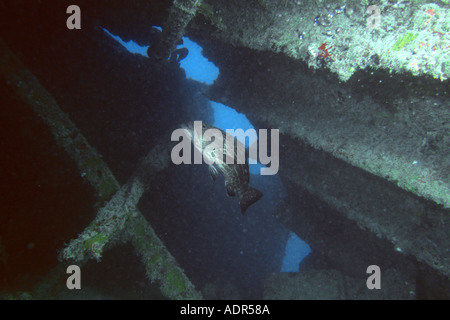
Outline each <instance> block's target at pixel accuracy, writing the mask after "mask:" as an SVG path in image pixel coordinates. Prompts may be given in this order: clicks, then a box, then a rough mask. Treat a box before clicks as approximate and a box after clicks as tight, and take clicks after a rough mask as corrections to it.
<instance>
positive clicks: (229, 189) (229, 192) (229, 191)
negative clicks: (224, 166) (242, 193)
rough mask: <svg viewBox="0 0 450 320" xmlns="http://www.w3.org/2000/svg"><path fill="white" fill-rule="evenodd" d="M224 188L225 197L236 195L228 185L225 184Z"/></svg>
mask: <svg viewBox="0 0 450 320" xmlns="http://www.w3.org/2000/svg"><path fill="white" fill-rule="evenodd" d="M225 188H226V189H227V195H228V196H229V197H234V196H235V195H236V192H234V190H233V188H232V187H231V186H230V184H229V183H226V182H225Z"/></svg>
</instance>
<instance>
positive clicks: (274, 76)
mask: <svg viewBox="0 0 450 320" xmlns="http://www.w3.org/2000/svg"><path fill="white" fill-rule="evenodd" d="M72 2H73V1H72ZM75 2H77V5H78V6H79V7H80V9H81V17H82V24H81V29H79V30H69V29H67V28H66V19H67V17H68V14H67V13H66V8H67V6H68V5H70V4H73V3H69V2H67V1H54V2H52V1H45V2H41V3H39V2H34V3H29V2H26V1H14V2H10V3H5V2H2V4H0V15H1V16H2V18H1V19H0V74H1V88H2V96H3V98H2V99H4V103H3V105H4V109H5V111H4V112H5V114H7V115H8V117H5V119H9V120H11V121H12V123H16V122H17V127H18V128H21V129H20V130H19V132H20V134H19V133H17V134H14V135H12V134H13V133H11V132H12V130H13V128H11V131H8V134H9V136H8V137H7V139H9V140H10V141H9V143H10V144H11V150H14V147H12V146H13V145H16V144H15V142H14V141H15V140H18V141H22V140H21V139H29V140H30V141H31V142H29V143H30V145H33V143H37V141H39V144H42V145H44V146H43V147H42V150H47V151H45V152H47V153H48V154H56V153H58V154H59V153H60V154H59V155H58V157H59V158H66V159H65V160H58V161H59V162H57V161H56V160H54V161H55V163H56V164H55V165H54V167H53V170H50V169H49V171H48V174H49V176H50V177H53V176H55V177H56V176H63V177H64V176H66V177H71V178H70V179H69V178H67V181H66V184H67V185H69V186H70V187H69V189H70V188H80V189H83V190H84V191H85V192H86V194H88V195H89V196H86V198H85V201H86V203H87V205H86V206H85V207H77V206H76V205H73V206H72V207H70V208H68V207H67V208H65V209H62V208H64V205H61V207H60V209H58V210H60V211H61V210H66V211H67V215H66V216H65V217H61V216H59V215H60V212H59V211H58V210H55V211H52V210H50V209H46V208H47V207H45V205H43V206H44V207H43V208H41V210H42V212H46V213H45V214H46V215H47V216H49V217H50V218H48V220H49V221H59V222H58V223H59V224H62V223H63V222H62V220H64V219H66V221H67V222H68V223H70V224H71V226H72V227H71V228H68V229H65V231H64V232H63V233H62V234H58V237H59V238H58V241H55V243H53V244H52V245H51V246H49V247H48V248H47V249H48V250H50V251H51V252H53V254H54V257H53V258H54V260H51V259H50V260H51V261H52V262H46V264H45V267H43V270H45V272H47V273H48V274H47V276H46V277H45V278H44V279H45V280H42V281H41V282H37V284H36V286H35V288H34V289H33V291H31V289H28V290H30V292H32V293H31V296H32V297H33V296H36V297H49V296H50V295H51V294H52V292H54V290H55V289H54V287H55V286H57V284H58V283H59V282H60V281H61V278H62V277H64V276H65V273H64V272H65V268H64V267H65V266H67V265H69V264H73V263H75V264H79V265H84V264H85V263H86V262H87V261H89V260H94V261H95V260H96V261H98V262H99V264H98V265H99V266H101V265H104V264H105V263H104V262H102V261H103V260H102V259H103V256H104V253H105V252H107V251H108V250H113V248H117V247H118V246H123V245H124V244H127V246H128V247H127V250H128V249H129V250H128V251H130V250H131V251H132V252H133V255H134V252H136V253H137V255H136V256H138V257H139V259H140V260H139V261H140V262H139V263H140V264H141V266H143V268H142V269H141V270H140V272H142V274H145V275H146V276H147V277H148V278H149V279H150V280H151V281H152V282H153V283H155V284H156V288H157V289H155V290H156V293H154V296H152V297H155V298H161V297H166V298H171V299H201V298H202V293H201V292H200V291H199V290H198V288H197V289H196V287H195V285H194V284H193V283H192V281H191V280H190V279H189V274H187V273H186V272H185V270H184V268H183V265H180V263H178V262H177V258H176V257H175V256H174V255H172V254H171V253H170V250H168V249H167V247H166V246H165V244H164V241H163V240H162V239H161V237H160V236H159V235H158V234H157V232H155V230H154V229H153V227H152V225H151V223H149V219H148V218H146V216H145V215H144V214H142V212H141V209H140V208H139V201H140V199H141V197H142V195H143V194H144V193H145V192H156V191H155V189H154V186H157V185H158V184H159V183H160V181H161V179H162V178H161V177H160V173H161V172H165V171H167V170H171V166H173V164H172V163H171V162H170V150H171V146H172V144H171V141H170V133H171V132H172V130H174V129H175V128H176V127H177V126H178V125H179V124H180V123H183V122H184V121H185V119H187V118H188V119H192V117H193V116H197V117H198V118H204V117H205V116H206V115H205V113H206V112H205V111H204V110H203V109H202V105H203V104H205V102H204V101H205V100H204V99H206V98H208V99H210V100H213V101H217V102H222V103H226V104H232V105H233V106H235V107H236V109H237V110H238V111H239V112H243V113H245V114H246V115H247V117H248V118H249V119H250V120H251V121H252V123H254V124H255V126H257V127H260V128H276V129H279V130H280V133H281V135H280V152H279V153H280V172H279V175H280V177H281V179H282V181H283V183H284V184H285V186H286V188H287V191H288V197H287V199H286V200H285V202H284V204H283V205H282V206H280V207H279V208H278V209H277V210H278V212H279V214H278V218H279V220H280V221H281V222H282V223H283V224H285V225H286V226H289V228H290V229H291V230H292V231H294V232H295V233H296V234H297V235H298V236H300V237H301V238H302V239H304V240H305V241H307V242H308V244H309V245H310V246H311V248H312V251H313V253H312V254H311V255H310V256H309V257H308V258H307V259H306V260H305V261H304V262H303V263H302V266H301V271H302V272H300V274H299V275H298V276H297V277H298V283H299V285H298V286H296V285H292V286H289V285H287V284H286V285H284V284H285V283H286V281H287V280H286V279H285V276H284V275H282V274H274V275H271V276H270V277H268V279H267V281H266V284H265V289H264V297H266V298H270V299H276V298H321V297H325V298H328V297H330V298H336V299H357V298H369V299H370V298H386V299H389V298H447V299H448V298H449V297H450V296H449V292H450V282H449V277H450V251H449V248H450V216H449V208H450V108H449V105H450V104H449V103H450V99H449V92H448V77H449V75H450V55H449V53H450V31H449V21H450V7H449V4H448V2H447V1H435V2H433V3H429V2H428V1H390V0H389V1H388V0H379V1H374V2H373V3H372V2H369V1H327V0H322V1H321V0H314V1H297V0H277V1H275V0H248V1H240V0H214V1H213V0H204V1H201V0H175V1H169V0H167V1H144V0H142V1H133V2H125V1H95V2H92V1H75ZM369 6H370V7H371V8H369ZM151 26H162V32H161V33H160V34H159V35H158V38H157V39H156V40H155V41H154V42H153V43H152V44H151V43H150V38H151V36H150V29H151ZM102 28H107V29H108V30H109V31H111V32H112V33H114V34H116V35H119V36H120V37H121V38H122V39H123V40H125V41H127V40H134V41H136V42H137V43H138V44H141V45H150V47H149V50H148V57H144V56H140V55H133V54H130V53H129V52H127V51H126V50H125V49H123V48H122V47H121V46H120V45H118V44H117V43H116V42H115V41H114V40H113V39H111V37H109V36H108V35H107V34H106V33H105V31H103V29H102ZM182 36H188V37H190V38H191V39H193V40H195V41H196V42H198V43H199V44H201V45H202V47H203V49H204V55H205V56H206V57H208V59H209V60H211V61H213V62H214V63H215V64H216V65H217V66H218V67H219V69H220V76H219V78H218V79H217V80H216V81H215V82H214V83H213V84H212V85H210V86H207V85H201V84H198V83H194V82H193V81H187V80H186V79H185V76H184V73H183V71H182V70H181V69H180V68H179V67H178V65H177V64H176V63H173V61H172V62H169V60H168V57H169V56H170V54H171V53H172V52H173V51H174V50H175V48H176V45H177V43H178V42H179V41H180V38H181V37H182ZM152 39H153V38H152ZM198 92H201V95H202V98H199V96H198V94H197V93H198ZM8 108H9V109H8ZM23 119H25V120H23ZM30 123H32V124H33V125H35V126H37V127H36V128H37V129H36V130H37V131H39V132H43V131H45V132H46V133H45V134H43V135H42V136H36V135H34V136H33V134H32V133H30V132H29V131H28V129H26V128H27V127H29V126H30ZM43 124H45V126H44V125H43ZM30 130H31V129H30ZM24 137H25V138H24ZM33 137H34V138H33ZM105 141H107V143H105ZM17 145H18V146H20V145H21V144H20V143H18V144H17ZM5 148H6V147H5ZM6 150H9V149H6ZM30 150H31V149H30ZM56 150H59V151H56ZM11 152H14V151H11ZM119 155H120V156H119ZM27 157H28V158H29V159H28V160H23V161H24V166H28V167H30V168H34V167H35V166H36V163H35V162H34V160H33V159H32V158H33V153H32V152H31V151H29V152H26V154H25V157H20V159H27ZM59 158H58V159H59ZM51 159H53V158H51ZM118 159H120V160H118ZM11 161H12V160H11ZM36 161H37V163H39V161H41V162H46V160H45V159H44V158H43V159H41V160H39V159H37V160H36ZM52 161H53V160H52ZM64 161H65V162H64ZM68 168H70V169H68ZM74 177H76V178H74ZM11 179H12V180H11V181H17V180H14V179H16V178H15V177H11ZM42 179H44V178H42ZM48 179H49V180H51V179H53V178H48ZM55 179H56V178H55ZM44 180H45V179H44ZM58 181H59V180H58ZM59 183H61V184H63V182H59ZM27 188H28V187H26V186H24V185H23V184H21V187H20V188H18V189H14V188H13V187H11V188H10V189H9V192H14V193H18V192H20V193H21V194H26V193H28V194H29V192H30V189H27ZM29 188H31V187H29ZM149 190H150V191H149ZM49 192H54V191H49ZM59 197H60V198H61V199H57V200H54V201H56V202H58V201H62V203H64V201H66V202H67V201H69V200H68V199H71V194H70V193H68V192H66V193H65V194H60V195H59ZM25 199H26V197H25ZM30 201H31V200H30ZM36 201H38V200H36ZM155 201H157V200H155ZM161 201H163V200H161ZM38 202H39V201H38ZM77 202H83V201H82V200H81V199H80V200H79V201H77ZM5 203H6V204H4V205H5V210H7V211H8V212H12V211H14V210H17V211H21V210H22V211H26V210H28V209H29V208H26V207H23V208H24V209H20V208H21V207H22V204H20V203H18V204H15V205H14V206H13V205H10V204H8V203H7V201H5ZM87 207H88V208H89V210H87V209H86V208H87ZM163 207H164V203H162V202H161V203H159V204H158V203H155V207H154V211H152V214H155V215H162V214H164V210H163V209H162V208H163ZM42 214H44V213H42ZM52 214H53V216H52ZM21 217H22V216H21ZM21 219H24V221H27V219H30V220H29V221H30V222H29V223H32V222H31V221H33V220H32V218H29V216H28V215H26V214H24V215H23V217H22V218H21ZM71 221H74V222H73V223H72V222H71ZM11 223H12V222H11ZM83 223H84V225H83ZM19 230H20V228H19ZM45 230H46V229H45ZM60 230H62V229H61V228H60ZM49 234H52V233H49ZM0 236H1V235H0ZM55 237H56V236H55ZM7 242H8V239H6V237H5V239H3V240H2V239H0V258H1V259H0V263H2V264H5V266H7V264H8V263H12V262H8V259H10V260H9V261H11V259H12V260H13V258H11V257H12V256H14V252H11V250H12V249H8V245H7ZM130 244H131V245H130ZM132 249H134V250H132ZM57 250H58V252H59V253H58V254H57ZM3 252H4V253H3ZM56 256H57V257H58V259H59V260H58V261H59V262H55V261H56ZM372 264H378V265H380V267H381V269H382V270H387V273H386V274H387V276H386V286H387V287H389V286H391V288H395V290H392V291H389V292H388V293H386V291H384V292H383V293H382V294H380V295H370V294H368V293H367V292H365V291H364V290H363V289H364V288H363V287H364V286H365V282H361V281H359V279H365V278H366V277H367V274H366V273H365V271H366V268H367V266H369V265H372ZM11 272H12V271H11ZM45 272H44V271H41V272H40V273H39V274H40V276H41V277H42V274H44V273H45ZM383 272H384V271H383ZM302 277H303V278H302ZM296 279H297V278H295V279H288V280H289V281H287V283H295V281H297V280H296ZM305 279H306V280H305ZM318 283H320V284H321V285H322V286H325V287H326V286H329V290H325V292H322V293H320V292H317V294H315V295H312V292H314V291H313V290H311V288H313V287H315V286H317V284H318ZM358 283H359V284H358ZM300 284H301V285H300ZM358 285H360V287H358ZM8 286H10V287H11V288H14V286H13V285H12V284H8ZM8 286H6V285H5V287H8ZM302 286H303V287H302ZM283 288H284V291H283ZM52 290H53V291H52ZM363 291H364V292H363ZM2 293H3V294H4V292H2ZM321 294H323V296H321ZM14 297H21V296H20V295H19V296H17V295H16V296H14Z"/></svg>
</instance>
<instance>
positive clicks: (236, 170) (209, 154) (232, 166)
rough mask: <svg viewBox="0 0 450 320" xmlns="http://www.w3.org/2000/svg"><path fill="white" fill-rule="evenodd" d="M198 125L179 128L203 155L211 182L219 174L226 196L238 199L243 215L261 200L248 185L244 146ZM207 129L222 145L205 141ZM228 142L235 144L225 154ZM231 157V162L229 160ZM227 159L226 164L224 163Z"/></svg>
mask: <svg viewBox="0 0 450 320" xmlns="http://www.w3.org/2000/svg"><path fill="white" fill-rule="evenodd" d="M198 123H200V125H199V124H197V126H194V122H190V123H188V124H187V125H184V126H183V127H182V128H183V129H184V130H186V132H187V134H188V135H189V137H190V138H191V141H192V144H193V145H194V148H195V149H197V150H198V151H200V152H201V153H202V154H203V159H204V160H205V162H207V163H208V164H209V165H208V166H209V173H210V175H211V178H212V179H213V182H214V181H216V178H217V176H218V175H219V173H220V174H221V175H222V176H223V177H224V179H225V188H226V191H227V194H228V196H230V197H234V196H235V195H237V196H238V199H239V205H240V207H241V212H242V214H244V213H245V211H246V210H247V209H248V207H250V206H251V205H252V204H254V203H255V202H256V201H258V200H259V199H261V197H262V196H263V194H262V193H261V192H260V191H259V190H257V189H255V188H252V187H250V186H249V185H248V184H249V182H250V173H249V168H248V161H247V160H248V158H247V157H246V155H245V145H244V144H243V143H242V142H240V141H239V140H238V139H236V138H235V137H233V136H232V135H230V134H228V133H226V132H225V131H223V130H221V129H219V128H215V127H213V126H211V125H209V124H206V123H202V122H200V121H199V122H198ZM208 129H215V130H214V131H215V132H217V133H218V132H220V134H221V135H222V141H223V145H217V143H216V145H214V143H215V139H214V138H212V139H204V138H205V136H206V137H207V136H208V133H206V134H205V132H206V131H207V130H208ZM208 132H211V131H208ZM227 141H234V144H233V145H234V148H233V149H231V148H229V150H228V154H227V147H226V143H227ZM242 152H243V153H242ZM238 155H239V156H241V155H243V157H244V160H245V161H243V163H240V162H239V161H238ZM230 157H232V158H231V159H230ZM227 159H228V160H229V161H227Z"/></svg>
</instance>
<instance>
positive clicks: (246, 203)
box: [239, 187, 263, 214]
mask: <svg viewBox="0 0 450 320" xmlns="http://www.w3.org/2000/svg"><path fill="white" fill-rule="evenodd" d="M262 196H263V194H262V192H261V191H259V190H257V189H255V188H252V187H248V189H247V190H246V191H245V192H244V193H242V194H240V195H239V204H240V206H241V212H242V214H244V213H245V211H246V210H247V209H248V207H250V206H251V205H252V204H254V203H255V202H256V201H258V200H259V199H261V197H262Z"/></svg>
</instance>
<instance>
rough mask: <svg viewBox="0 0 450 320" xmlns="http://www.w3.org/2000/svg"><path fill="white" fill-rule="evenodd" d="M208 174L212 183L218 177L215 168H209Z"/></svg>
mask: <svg viewBox="0 0 450 320" xmlns="http://www.w3.org/2000/svg"><path fill="white" fill-rule="evenodd" d="M209 174H210V175H211V178H212V180H213V182H215V181H216V179H217V176H218V175H219V171H218V170H217V168H216V167H214V166H209Z"/></svg>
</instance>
